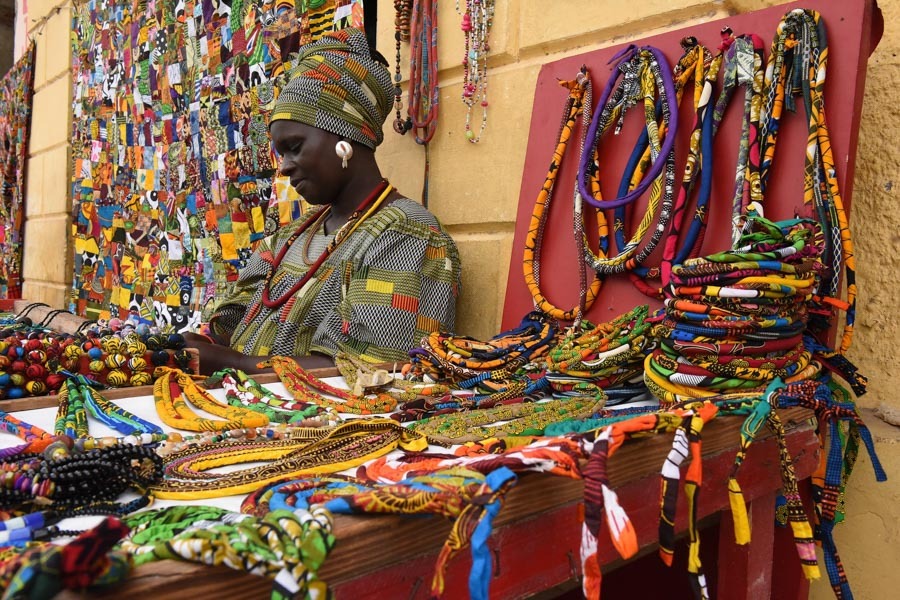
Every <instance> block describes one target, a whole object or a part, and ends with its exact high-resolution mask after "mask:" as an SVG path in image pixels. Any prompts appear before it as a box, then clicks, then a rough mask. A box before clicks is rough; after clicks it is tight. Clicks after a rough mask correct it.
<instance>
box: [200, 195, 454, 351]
mask: <svg viewBox="0 0 900 600" xmlns="http://www.w3.org/2000/svg"><path fill="white" fill-rule="evenodd" d="M308 218H311V215H310V214H307V215H304V216H303V217H301V219H300V220H298V221H297V222H296V223H294V224H293V225H292V226H290V227H285V228H283V229H281V230H279V231H278V232H276V233H275V234H274V235H273V236H271V237H269V238H267V239H265V240H263V241H262V242H261V243H260V245H259V246H258V247H257V249H256V252H255V253H254V254H253V256H252V257H251V258H250V260H249V261H248V263H247V266H246V267H245V268H244V269H243V270H242V271H241V275H240V278H239V279H238V281H237V284H236V286H235V289H234V293H233V294H232V296H231V297H229V298H226V299H224V300H223V301H222V303H221V304H220V305H219V307H218V308H217V310H216V313H215V314H214V315H213V318H212V321H211V327H212V328H213V331H215V332H216V333H219V334H223V335H227V334H228V333H229V332H232V335H231V345H232V347H233V348H235V349H236V350H238V351H240V352H243V353H244V354H248V355H259V356H268V355H279V356H303V355H306V354H309V353H310V352H319V353H323V354H327V355H329V356H334V355H335V354H336V353H337V352H338V351H343V352H346V353H349V354H352V355H354V356H360V357H363V358H365V359H368V360H373V361H392V360H405V359H406V358H407V353H408V351H409V350H410V349H411V348H414V347H417V346H418V345H419V344H420V342H421V340H422V338H423V337H425V336H427V335H428V334H429V333H431V332H432V331H437V330H442V331H452V330H453V326H454V317H455V313H456V297H457V295H458V291H459V274H460V264H459V254H458V252H457V249H456V245H455V244H454V243H453V240H452V239H451V238H450V236H448V235H447V234H446V233H445V232H444V231H443V230H442V229H441V226H440V224H439V223H438V221H437V219H435V217H434V216H433V215H432V214H431V213H430V212H428V210H427V209H425V208H423V207H422V206H421V205H419V204H418V203H416V202H413V201H412V200H408V199H405V198H401V199H398V200H395V201H393V202H392V203H391V204H389V205H388V206H386V207H384V208H382V209H381V210H379V211H378V212H376V213H375V214H374V215H372V216H371V217H369V218H368V219H366V220H365V221H364V222H363V224H362V225H361V226H360V227H359V229H357V230H356V231H355V232H354V233H353V234H351V235H350V236H349V237H348V238H347V239H346V240H345V241H344V242H343V243H342V244H341V245H339V246H338V247H337V248H336V249H335V251H334V252H333V253H332V254H331V256H329V257H328V259H327V260H326V261H325V262H324V263H323V264H322V266H321V267H320V268H319V271H318V273H317V274H316V275H315V276H314V277H313V278H312V279H311V280H310V281H309V283H308V284H307V285H306V286H304V287H303V288H302V289H301V290H300V291H298V292H297V294H296V295H295V297H294V298H291V299H290V300H288V301H287V302H286V303H285V304H284V305H283V306H281V307H279V308H276V309H269V308H266V306H265V305H264V304H263V303H262V301H261V298H262V289H263V282H264V281H265V279H266V275H267V274H268V272H269V270H270V269H271V268H272V264H273V262H274V257H275V256H276V255H277V254H278V251H279V250H280V249H281V247H282V246H283V245H284V243H285V242H286V240H287V239H288V238H289V237H290V236H291V234H292V233H293V232H294V231H295V230H296V228H297V227H298V226H299V225H300V224H301V223H302V222H303V221H304V220H305V219H308ZM315 234H316V232H315V231H313V228H310V229H308V230H307V231H306V232H304V233H303V234H302V235H301V236H300V238H299V239H298V240H297V241H296V243H294V244H293V245H292V246H291V248H290V250H289V251H288V253H287V255H286V256H285V259H284V261H283V262H282V264H281V266H280V267H279V269H278V272H277V273H276V274H275V276H274V277H273V278H272V286H271V290H270V294H271V296H272V297H273V298H279V297H281V295H282V294H284V293H285V291H286V290H288V289H290V288H291V286H292V285H293V284H294V283H296V282H297V281H298V280H299V279H300V278H302V277H303V275H304V274H305V273H306V271H307V269H308V267H307V265H306V262H305V261H304V252H305V247H306V242H307V236H311V235H312V236H315ZM311 247H314V245H311ZM317 256H318V254H316V253H312V252H311V253H310V256H308V257H306V258H311V259H312V260H315V258H317Z"/></svg>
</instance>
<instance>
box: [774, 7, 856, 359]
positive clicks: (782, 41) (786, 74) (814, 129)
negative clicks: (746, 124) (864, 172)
mask: <svg viewBox="0 0 900 600" xmlns="http://www.w3.org/2000/svg"><path fill="white" fill-rule="evenodd" d="M827 63H828V43H827V40H826V34H825V24H824V23H823V22H822V18H821V16H820V15H819V13H817V12H816V11H813V10H803V9H795V10H792V11H791V12H789V13H788V14H786V15H785V17H784V18H783V19H782V21H781V22H780V23H779V24H778V28H777V30H776V34H775V39H774V40H773V42H772V52H771V54H770V55H769V62H768V63H767V65H766V70H765V86H766V89H767V90H769V94H768V96H767V98H766V102H765V106H764V107H763V110H762V117H761V134H760V137H761V138H762V145H763V157H762V164H761V166H760V184H761V185H762V187H763V189H765V186H766V184H767V181H768V178H769V175H770V173H771V166H772V161H773V160H774V156H775V142H776V140H777V135H778V129H779V123H780V121H781V116H782V110H783V107H784V106H785V103H787V106H788V108H789V109H793V104H794V93H795V90H796V88H795V87H794V86H795V85H797V83H795V82H799V85H800V87H801V89H802V95H801V97H802V99H803V103H804V104H805V106H806V114H807V116H808V128H809V134H808V137H807V143H806V146H805V148H806V161H805V165H804V167H805V177H804V188H803V200H804V203H805V204H807V205H811V206H812V208H813V210H814V211H815V213H816V218H817V219H818V220H819V222H820V224H821V226H822V229H823V230H824V231H825V232H826V235H825V236H824V242H825V247H824V253H823V257H822V261H823V263H824V264H825V267H826V269H827V270H826V272H825V273H824V275H823V286H822V287H823V288H824V293H823V294H822V295H823V296H826V297H830V298H837V297H838V294H839V291H840V285H839V284H840V278H841V271H842V270H843V272H844V276H845V277H846V287H847V300H846V302H845V303H843V304H844V307H843V308H844V310H845V315H846V323H845V324H844V330H843V334H842V336H841V344H840V352H841V353H845V352H846V351H847V350H849V349H850V345H851V343H852V341H853V326H854V323H855V321H856V298H857V293H858V289H857V286H856V259H855V257H854V250H853V237H852V235H851V232H850V224H849V221H848V219H847V213H846V211H845V209H844V203H843V199H842V197H841V191H840V186H839V185H838V180H837V174H836V173H837V172H836V167H835V162H834V153H833V151H832V146H831V136H830V133H829V131H828V124H827V121H826V119H825V74H826V66H827ZM817 304H819V307H818V310H817V312H821V313H824V314H825V315H827V316H826V317H825V319H824V322H821V320H819V319H816V320H813V321H811V326H814V327H815V329H817V330H820V331H821V332H824V331H827V330H829V329H830V327H831V322H832V318H833V309H832V306H834V305H835V304H840V302H830V301H828V300H826V299H825V298H823V299H821V300H817Z"/></svg>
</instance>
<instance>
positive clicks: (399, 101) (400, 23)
mask: <svg viewBox="0 0 900 600" xmlns="http://www.w3.org/2000/svg"><path fill="white" fill-rule="evenodd" d="M412 4H413V0H394V13H395V14H394V41H395V42H396V57H395V60H394V110H395V111H396V114H397V118H396V119H394V131H396V132H397V133H399V134H400V135H406V132H407V131H409V130H410V129H411V128H412V120H411V119H410V117H407V118H406V119H404V118H403V116H402V114H401V111H402V110H403V88H402V87H400V82H401V81H403V73H402V65H401V56H400V47H401V43H402V42H409V35H410V34H409V24H410V11H411V10H412ZM411 62H412V61H411V60H410V63H411ZM410 66H411V65H410ZM410 88H412V77H410Z"/></svg>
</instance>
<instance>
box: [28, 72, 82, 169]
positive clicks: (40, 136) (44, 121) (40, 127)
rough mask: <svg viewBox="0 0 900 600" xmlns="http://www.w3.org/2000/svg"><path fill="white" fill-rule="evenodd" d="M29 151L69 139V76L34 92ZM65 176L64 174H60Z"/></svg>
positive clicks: (70, 114) (70, 105)
mask: <svg viewBox="0 0 900 600" xmlns="http://www.w3.org/2000/svg"><path fill="white" fill-rule="evenodd" d="M32 110H33V112H32V114H33V115H34V117H32V126H31V141H30V143H29V147H28V150H29V153H30V154H32V155H33V154H36V153H38V152H40V151H41V150H46V149H47V148H50V147H51V146H55V145H57V144H61V143H62V142H65V141H67V140H68V139H69V133H70V131H69V124H70V122H71V119H72V91H71V85H70V82H69V78H68V77H62V78H60V79H57V80H56V81H54V82H53V83H51V84H50V85H47V86H45V87H44V88H42V89H40V90H39V91H37V92H35V94H34V108H33V109H32ZM60 176H64V174H62V173H61V174H60Z"/></svg>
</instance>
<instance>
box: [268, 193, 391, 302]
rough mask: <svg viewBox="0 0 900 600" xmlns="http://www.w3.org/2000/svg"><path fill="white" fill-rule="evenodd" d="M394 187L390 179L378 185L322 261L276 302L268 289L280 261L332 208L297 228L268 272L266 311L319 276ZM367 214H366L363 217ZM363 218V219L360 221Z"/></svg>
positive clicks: (315, 263) (329, 246)
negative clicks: (335, 251)
mask: <svg viewBox="0 0 900 600" xmlns="http://www.w3.org/2000/svg"><path fill="white" fill-rule="evenodd" d="M392 190H393V188H392V187H391V186H390V184H389V183H388V182H387V180H385V179H383V180H382V181H381V182H380V183H379V184H378V186H377V187H376V188H375V189H374V190H373V191H372V193H371V194H369V195H368V196H367V197H366V199H365V200H363V201H362V203H361V204H360V205H359V206H357V207H356V210H354V211H353V214H352V215H350V218H349V219H348V220H347V222H346V223H344V224H343V225H342V226H341V228H340V229H339V230H338V232H337V233H336V234H335V236H334V239H333V240H331V242H330V243H329V244H328V247H327V248H325V251H324V252H322V254H320V255H319V258H317V259H316V261H315V262H314V263H313V264H312V266H310V267H309V269H308V270H307V271H306V273H305V274H304V275H303V277H301V278H300V280H299V281H298V282H297V283H295V284H294V285H292V286H291V288H290V289H289V290H288V291H286V292H285V293H284V294H282V295H281V296H280V297H278V298H275V299H274V300H273V299H272V298H271V296H270V295H269V287H270V286H271V284H272V278H273V277H274V276H275V272H276V271H278V267H279V266H281V262H282V261H283V260H284V257H285V255H286V254H287V252H288V250H290V248H291V246H292V245H293V244H294V242H295V241H297V238H299V237H300V236H301V235H302V234H303V232H304V231H306V230H307V229H308V228H309V227H310V226H311V225H312V224H313V223H318V222H319V218H320V217H322V216H323V215H324V214H325V211H327V210H329V209H330V208H331V206H326V207H324V208H322V209H321V210H319V211H318V212H317V213H316V214H315V216H313V217H312V218H309V219H307V220H306V221H304V222H303V224H301V225H300V227H298V228H297V231H295V232H294V233H293V234H292V235H291V237H289V238H288V240H287V242H285V244H284V246H282V247H281V250H280V251H279V252H278V255H277V256H276V257H275V261H274V262H273V263H272V269H271V270H270V271H269V274H268V275H266V281H265V283H264V285H263V293H262V303H263V304H264V305H265V306H266V307H267V308H273V309H274V308H279V307H281V306H282V305H284V303H285V302H287V301H288V300H290V299H291V298H292V297H293V296H294V294H296V293H297V292H298V291H300V289H301V288H302V287H303V286H304V285H306V283H307V282H308V281H309V280H310V279H311V278H312V276H313V275H315V274H316V271H318V270H319V267H321V266H322V263H324V262H325V260H326V259H327V258H328V257H329V256H331V253H332V252H334V250H335V248H337V247H338V246H339V245H340V244H341V242H343V241H344V240H345V239H347V237H349V236H350V234H351V233H353V232H354V231H355V230H356V228H357V227H358V226H359V225H360V224H361V223H362V221H363V220H364V219H365V217H367V216H368V215H370V214H371V213H372V212H374V210H375V209H377V208H378V206H379V205H380V204H381V203H382V202H384V199H385V198H387V197H388V195H389V194H390V193H391V191H392ZM364 212H365V214H363V213H364ZM361 217H362V218H361Z"/></svg>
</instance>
